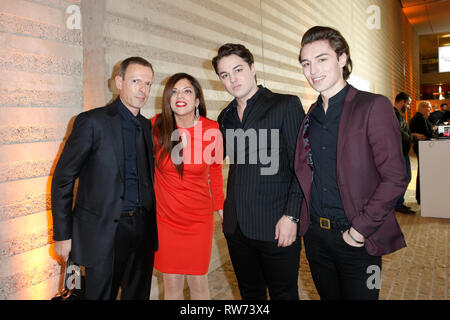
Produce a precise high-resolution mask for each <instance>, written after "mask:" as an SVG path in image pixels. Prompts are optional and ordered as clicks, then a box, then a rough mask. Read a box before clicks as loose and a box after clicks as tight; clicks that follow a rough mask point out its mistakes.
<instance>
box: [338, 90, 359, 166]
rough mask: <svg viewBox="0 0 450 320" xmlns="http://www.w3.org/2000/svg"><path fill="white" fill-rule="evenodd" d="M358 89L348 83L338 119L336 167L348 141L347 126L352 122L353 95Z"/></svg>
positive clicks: (340, 161)
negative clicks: (348, 86)
mask: <svg viewBox="0 0 450 320" xmlns="http://www.w3.org/2000/svg"><path fill="white" fill-rule="evenodd" d="M357 93H358V90H357V89H355V88H354V87H353V86H351V85H350V88H349V89H348V92H347V96H346V97H345V102H344V105H343V107H342V113H341V119H340V120H339V132H338V140H337V151H336V152H337V158H336V159H337V167H338V168H339V164H340V163H342V154H343V153H342V151H343V150H344V146H345V143H346V142H347V141H348V127H349V125H350V124H351V123H352V115H353V112H354V110H355V107H356V100H355V96H356V94H357Z"/></svg>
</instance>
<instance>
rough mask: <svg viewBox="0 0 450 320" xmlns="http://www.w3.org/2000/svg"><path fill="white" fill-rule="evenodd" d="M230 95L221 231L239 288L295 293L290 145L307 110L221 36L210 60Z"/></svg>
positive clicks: (296, 210)
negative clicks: (269, 83) (263, 81)
mask: <svg viewBox="0 0 450 320" xmlns="http://www.w3.org/2000/svg"><path fill="white" fill-rule="evenodd" d="M212 63H213V66H214V69H215V71H216V73H217V74H218V76H219V78H220V80H221V82H222V84H223V85H224V87H225V89H226V90H227V91H228V93H230V94H231V95H232V96H233V97H234V98H235V99H234V100H233V101H232V102H231V103H230V104H229V105H228V107H226V108H225V109H224V110H223V111H222V112H221V113H220V115H219V117H218V122H219V125H220V128H221V131H222V135H223V137H224V140H225V143H224V145H225V149H226V155H228V157H229V159H230V169H229V174H228V185H227V197H226V201H225V206H224V217H223V231H224V234H225V237H226V239H227V244H228V250H229V253H230V258H231V261H232V263H233V267H234V270H235V273H236V277H237V280H238V284H239V289H240V292H241V296H242V298H243V299H246V300H253V299H257V300H263V299H267V294H266V290H267V287H268V288H269V294H270V298H271V299H272V300H275V299H298V286H297V282H298V268H299V259H300V249H301V242H300V238H299V237H298V228H297V223H298V218H299V214H300V206H301V202H302V192H301V189H300V186H299V184H298V181H297V179H296V178H295V173H294V167H293V165H294V153H295V145H296V139H297V135H298V130H299V128H300V124H301V122H302V120H303V117H304V115H305V113H304V111H303V108H302V105H301V103H300V100H299V98H298V97H297V96H292V95H285V94H276V93H273V92H272V91H270V90H268V89H266V88H264V87H263V86H257V85H256V70H255V65H254V60H253V55H252V54H251V53H250V51H249V50H248V49H247V48H245V47H244V46H242V45H240V44H225V45H223V46H222V47H221V48H220V49H219V51H218V55H217V56H216V57H215V58H214V59H213V61H212Z"/></svg>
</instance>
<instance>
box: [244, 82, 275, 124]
mask: <svg viewBox="0 0 450 320" xmlns="http://www.w3.org/2000/svg"><path fill="white" fill-rule="evenodd" d="M260 90H261V92H260V93H259V96H258V98H257V99H256V101H255V104H254V105H253V107H252V110H251V112H250V114H249V115H248V118H247V120H246V121H245V124H244V130H245V129H248V128H252V127H253V124H254V123H255V122H256V121H257V120H258V119H259V116H260V115H262V114H264V113H265V112H266V111H267V110H268V109H270V107H272V101H271V100H270V98H271V96H272V95H273V93H272V91H270V90H269V89H267V88H264V87H261V89H260Z"/></svg>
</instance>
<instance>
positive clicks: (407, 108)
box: [402, 98, 411, 113]
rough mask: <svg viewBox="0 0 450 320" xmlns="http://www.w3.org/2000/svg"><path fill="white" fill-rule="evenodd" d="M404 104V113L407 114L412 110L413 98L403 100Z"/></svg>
mask: <svg viewBox="0 0 450 320" xmlns="http://www.w3.org/2000/svg"><path fill="white" fill-rule="evenodd" d="M402 103H403V104H402V112H403V113H405V112H406V110H409V109H410V108H411V98H409V99H408V100H403V101H402Z"/></svg>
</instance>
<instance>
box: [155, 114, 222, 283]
mask: <svg viewBox="0 0 450 320" xmlns="http://www.w3.org/2000/svg"><path fill="white" fill-rule="evenodd" d="M156 117H157V116H156ZM156 117H154V118H153V119H152V120H151V121H152V124H154V123H155V120H156ZM178 130H180V134H181V135H183V134H184V135H185V137H186V139H185V141H186V142H187V145H186V147H185V148H183V161H184V162H183V163H184V164H183V166H184V168H183V176H182V177H180V175H179V174H178V172H177V171H176V169H175V166H174V164H173V162H172V161H171V159H170V158H169V156H168V157H166V159H164V161H163V163H162V165H161V166H158V165H155V196H156V216H157V224H158V242H159V249H158V251H157V252H156V253H155V268H156V269H157V270H158V271H160V272H163V273H171V274H191V275H203V274H206V273H207V272H208V268H209V262H210V259H211V246H212V238H213V231H214V215H213V214H214V211H217V210H220V209H223V203H224V195H223V179H222V162H223V145H222V144H223V141H222V135H221V133H220V130H219V125H218V123H217V122H215V121H212V120H210V119H207V118H204V117H200V119H199V120H198V121H197V122H196V124H195V125H194V126H193V127H192V128H178ZM175 148H177V146H175ZM175 148H174V150H175ZM180 149H181V146H180V148H179V149H177V150H180ZM158 156H159V155H157V156H156V159H158Z"/></svg>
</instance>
